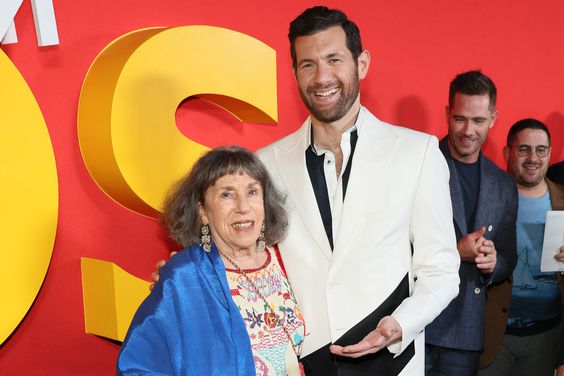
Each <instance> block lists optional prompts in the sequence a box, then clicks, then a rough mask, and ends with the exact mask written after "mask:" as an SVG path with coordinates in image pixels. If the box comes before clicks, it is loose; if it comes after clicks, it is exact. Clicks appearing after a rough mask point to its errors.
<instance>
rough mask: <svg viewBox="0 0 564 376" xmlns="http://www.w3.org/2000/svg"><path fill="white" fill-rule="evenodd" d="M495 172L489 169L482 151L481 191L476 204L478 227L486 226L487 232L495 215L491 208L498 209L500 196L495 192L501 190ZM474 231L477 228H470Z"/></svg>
mask: <svg viewBox="0 0 564 376" xmlns="http://www.w3.org/2000/svg"><path fill="white" fill-rule="evenodd" d="M493 176H494V175H493V174H491V173H490V171H489V166H488V164H487V160H486V158H485V157H484V156H483V155H482V154H481V153H480V193H479V195H478V203H477V204H476V219H475V220H474V222H475V223H476V227H479V226H485V227H486V233H488V232H489V231H490V229H489V228H488V227H489V224H491V221H492V220H493V219H494V217H495V215H491V214H490V210H492V208H494V210H496V209H497V205H496V200H497V199H498V197H496V196H493V194H494V192H499V189H497V188H496V185H497V181H496V179H494V178H493ZM469 230H471V231H474V230H476V229H469Z"/></svg>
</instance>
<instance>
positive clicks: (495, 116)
mask: <svg viewBox="0 0 564 376" xmlns="http://www.w3.org/2000/svg"><path fill="white" fill-rule="evenodd" d="M497 115H499V112H498V111H497V110H493V112H492V123H491V124H490V129H492V128H493V126H494V124H495V121H496V120H497Z"/></svg>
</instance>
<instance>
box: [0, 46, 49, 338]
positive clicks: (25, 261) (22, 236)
mask: <svg viewBox="0 0 564 376" xmlns="http://www.w3.org/2000/svg"><path fill="white" fill-rule="evenodd" d="M0 82H2V84H1V85H0V138H1V140H2V147H0V164H1V167H0V185H2V196H0V206H1V207H2V216H0V239H1V241H2V246H1V247H0V265H2V272H1V273H0V300H1V302H0V304H1V305H2V309H0V344H1V343H3V342H4V341H5V340H6V338H8V336H9V335H10V334H11V333H12V331H13V330H14V329H15V328H16V327H17V326H18V324H19V323H20V321H21V320H22V319H23V317H24V316H25V314H26V313H27V311H28V310H29V307H30V306H31V304H32V303H33V301H34V300H35V297H36V296H37V293H38V292H39V288H40V287H41V284H42V283H43V279H44V278H45V273H47V267H48V266H49V262H50V260H51V255H52V253H53V244H54V241H55V233H56V229H57V211H58V188H57V170H56V166H55V157H54V155H53V148H52V146H51V140H50V138H49V133H48V132H47V127H46V125H45V120H43V115H42V114H41V110H40V109H39V106H38V105H37V102H36V101H35V98H34V96H33V94H32V92H31V90H30V89H29V87H28V86H27V83H26V82H25V80H24V79H23V77H22V76H21V74H20V72H18V70H17V69H16V67H15V66H14V64H13V63H12V62H11V61H10V59H9V58H8V57H7V56H6V55H5V54H4V52H3V51H1V50H0Z"/></svg>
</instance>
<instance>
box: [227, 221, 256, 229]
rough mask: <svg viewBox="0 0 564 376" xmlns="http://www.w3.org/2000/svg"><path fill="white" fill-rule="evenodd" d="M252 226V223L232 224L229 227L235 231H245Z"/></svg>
mask: <svg viewBox="0 0 564 376" xmlns="http://www.w3.org/2000/svg"><path fill="white" fill-rule="evenodd" d="M252 225H253V222H252V221H251V222H242V223H233V224H232V225H231V226H232V227H233V228H237V229H246V228H249V227H251V226H252Z"/></svg>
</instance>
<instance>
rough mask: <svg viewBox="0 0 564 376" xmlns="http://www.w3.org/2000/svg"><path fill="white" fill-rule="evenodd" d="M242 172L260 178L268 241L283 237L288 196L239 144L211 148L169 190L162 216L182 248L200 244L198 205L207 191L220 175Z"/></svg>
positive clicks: (272, 242)
mask: <svg viewBox="0 0 564 376" xmlns="http://www.w3.org/2000/svg"><path fill="white" fill-rule="evenodd" d="M239 173H246V174H247V175H249V176H250V177H252V178H253V179H255V180H256V181H258V182H259V183H260V185H261V187H262V190H263V192H264V215H265V218H264V223H265V232H264V235H265V240H266V243H267V244H269V245H270V244H274V243H277V242H279V241H280V240H282V238H283V237H284V235H286V230H287V228H288V215H287V213H286V210H285V209H284V202H285V199H286V198H285V196H284V195H282V194H281V193H280V192H279V191H278V190H277V189H276V188H275V187H274V185H273V183H272V180H271V179H270V176H269V175H268V172H267V171H266V168H265V167H264V165H263V164H262V162H261V161H260V160H259V159H258V158H257V157H256V156H255V155H254V154H253V153H251V152H250V151H249V150H247V149H244V148H242V147H240V146H231V147H219V148H216V149H213V150H210V151H209V152H207V153H206V154H204V155H203V156H202V157H201V158H200V159H198V161H197V162H196V163H195V164H194V166H193V167H192V169H191V171H190V172H189V173H188V175H186V176H185V177H184V178H183V179H181V180H180V181H179V182H177V183H176V184H175V185H174V186H173V187H172V188H171V189H170V191H169V192H168V194H167V196H166V198H165V202H164V205H163V215H162V221H163V223H164V224H165V226H166V227H167V229H168V232H169V236H170V237H171V238H172V239H173V240H174V241H176V242H177V243H178V244H180V245H182V246H183V247H187V246H191V245H196V244H199V243H200V230H201V227H202V222H201V220H200V215H199V212H198V205H199V204H204V195H205V193H206V190H207V189H208V188H209V187H211V186H213V185H214V184H215V182H216V181H217V180H218V179H219V178H221V177H223V176H225V175H233V174H239Z"/></svg>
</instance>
